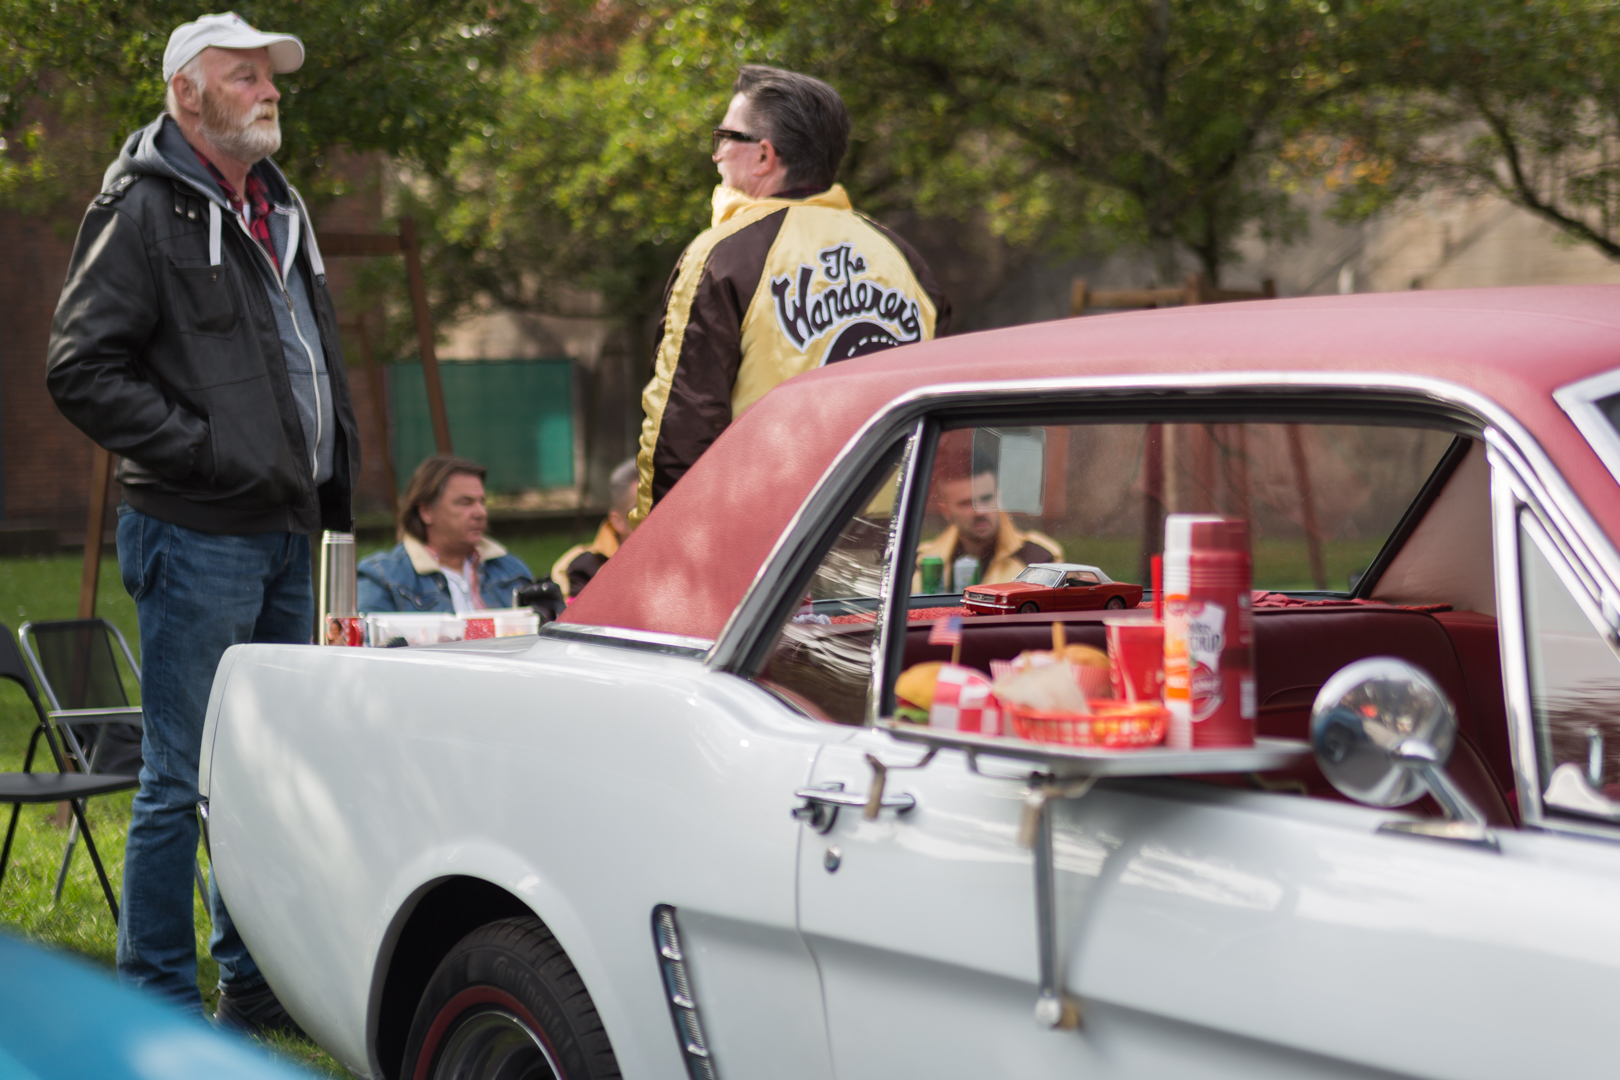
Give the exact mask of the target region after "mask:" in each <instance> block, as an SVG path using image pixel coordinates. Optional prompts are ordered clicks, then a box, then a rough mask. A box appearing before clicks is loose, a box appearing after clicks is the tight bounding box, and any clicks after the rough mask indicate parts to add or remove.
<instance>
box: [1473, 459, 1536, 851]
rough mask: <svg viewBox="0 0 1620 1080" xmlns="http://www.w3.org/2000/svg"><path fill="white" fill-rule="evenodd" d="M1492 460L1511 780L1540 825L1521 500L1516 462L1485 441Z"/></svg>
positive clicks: (1524, 817)
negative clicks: (1521, 570) (1521, 572)
mask: <svg viewBox="0 0 1620 1080" xmlns="http://www.w3.org/2000/svg"><path fill="white" fill-rule="evenodd" d="M1485 455H1486V460H1487V461H1488V462H1489V463H1490V466H1491V528H1492V530H1493V532H1494V534H1495V536H1494V539H1495V543H1494V544H1493V545H1492V546H1493V548H1494V552H1495V557H1496V640H1497V648H1498V649H1499V650H1500V653H1501V658H1502V690H1503V697H1504V699H1505V701H1504V704H1505V706H1506V709H1507V721H1508V734H1509V750H1510V752H1511V754H1512V762H1513V780H1514V784H1515V786H1516V787H1517V789H1518V792H1519V820H1520V823H1521V824H1523V825H1527V826H1540V825H1541V823H1542V815H1541V775H1540V768H1539V766H1538V765H1537V763H1536V755H1535V750H1534V747H1535V745H1536V730H1535V714H1534V713H1533V712H1532V710H1531V708H1530V658H1529V653H1528V651H1527V650H1526V648H1525V636H1524V607H1523V604H1524V592H1523V589H1522V587H1521V586H1520V582H1519V567H1520V562H1519V507H1520V506H1521V505H1523V502H1522V499H1521V492H1520V490H1519V486H1518V483H1517V481H1516V479H1515V477H1514V475H1513V473H1514V469H1513V467H1512V466H1511V465H1510V464H1509V463H1508V462H1507V461H1506V460H1505V459H1504V457H1503V455H1502V454H1501V453H1499V452H1498V451H1497V450H1496V449H1495V448H1493V447H1491V446H1490V445H1488V444H1487V446H1486V448H1485Z"/></svg>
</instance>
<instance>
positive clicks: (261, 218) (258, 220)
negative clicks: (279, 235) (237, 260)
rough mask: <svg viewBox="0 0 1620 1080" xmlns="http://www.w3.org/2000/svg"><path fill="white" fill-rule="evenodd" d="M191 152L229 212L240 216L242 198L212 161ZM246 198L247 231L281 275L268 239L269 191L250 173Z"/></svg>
mask: <svg viewBox="0 0 1620 1080" xmlns="http://www.w3.org/2000/svg"><path fill="white" fill-rule="evenodd" d="M191 152H192V153H193V154H196V155H197V160H198V161H200V162H202V163H203V166H204V167H205V168H206V169H207V170H208V172H209V174H210V175H211V176H213V178H214V180H215V182H216V183H218V184H219V186H220V188H221V189H222V190H223V191H224V192H225V198H226V199H228V200H230V204H231V212H232V213H235V214H237V215H240V214H241V213H242V197H241V196H240V195H238V194H237V193H236V189H235V188H233V187H231V184H230V181H229V180H226V179H225V175H224V174H223V173H221V172H220V171H219V170H218V169H216V168H214V163H213V162H212V161H209V160H208V159H207V158H205V157H203V156H202V154H200V153H198V152H197V148H196V147H195V146H194V147H192V148H191ZM247 197H248V203H249V204H251V206H252V209H253V212H252V213H251V214H249V215H248V231H249V232H251V233H252V234H253V238H254V239H255V240H257V241H258V242H259V244H260V245H261V246H262V247H263V248H264V250H265V252H266V253H267V254H268V255H269V256H270V262H271V263H272V264H273V265H274V266H275V268H276V273H278V274H279V273H281V260H280V259H278V258H276V245H275V243H274V242H273V241H272V240H271V239H270V209H271V208H270V189H269V188H267V187H265V184H264V181H263V180H261V179H259V177H257V176H255V175H254V174H253V173H251V172H249V173H248V178H247Z"/></svg>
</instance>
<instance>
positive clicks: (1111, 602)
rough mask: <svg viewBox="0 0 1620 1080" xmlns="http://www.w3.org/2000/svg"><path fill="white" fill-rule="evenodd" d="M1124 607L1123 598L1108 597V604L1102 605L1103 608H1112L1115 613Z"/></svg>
mask: <svg viewBox="0 0 1620 1080" xmlns="http://www.w3.org/2000/svg"><path fill="white" fill-rule="evenodd" d="M1124 606H1125V598H1124V597H1123V596H1110V597H1109V598H1108V603H1106V604H1104V605H1103V607H1105V608H1112V609H1113V610H1115V611H1118V610H1119V609H1120V608H1122V607H1124Z"/></svg>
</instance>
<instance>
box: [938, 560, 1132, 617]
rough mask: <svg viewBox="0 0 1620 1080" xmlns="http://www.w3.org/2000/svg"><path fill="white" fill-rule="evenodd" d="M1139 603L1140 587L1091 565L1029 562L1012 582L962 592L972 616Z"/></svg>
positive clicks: (976, 587)
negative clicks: (1112, 576)
mask: <svg viewBox="0 0 1620 1080" xmlns="http://www.w3.org/2000/svg"><path fill="white" fill-rule="evenodd" d="M1141 602H1142V586H1140V585H1127V584H1125V583H1124V582H1123V581H1113V580H1111V579H1110V578H1109V577H1108V575H1107V574H1105V573H1103V572H1102V571H1101V570H1099V569H1097V568H1096V567H1095V566H1082V565H1081V564H1079V563H1064V562H1043V563H1030V564H1029V565H1028V566H1026V567H1025V568H1024V572H1023V573H1021V574H1019V575H1018V577H1016V578H1015V579H1013V580H1012V581H1006V582H1002V583H1001V584H999V585H973V586H970V587H969V588H968V589H966V590H965V591H964V592H963V593H962V606H963V607H965V608H967V609H968V612H969V614H972V615H1009V614H1012V613H1013V612H1017V613H1018V614H1020V615H1033V614H1034V613H1035V612H1037V611H1095V610H1097V609H1098V608H1128V607H1135V606H1136V605H1137V604H1140V603H1141Z"/></svg>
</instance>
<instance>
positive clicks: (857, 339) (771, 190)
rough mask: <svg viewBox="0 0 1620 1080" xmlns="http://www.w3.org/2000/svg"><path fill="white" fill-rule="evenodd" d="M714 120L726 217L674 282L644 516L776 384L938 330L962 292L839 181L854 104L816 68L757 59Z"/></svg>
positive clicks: (693, 250)
mask: <svg viewBox="0 0 1620 1080" xmlns="http://www.w3.org/2000/svg"><path fill="white" fill-rule="evenodd" d="M732 89H733V91H734V94H735V96H734V97H733V98H732V99H731V107H730V108H729V109H728V110H727V112H726V116H725V119H724V120H722V121H721V126H720V127H717V128H715V129H714V142H713V157H714V162H715V165H716V166H717V167H718V168H719V171H720V179H721V184H720V186H719V187H717V188H716V189H715V192H714V223H713V225H712V226H711V227H710V228H709V229H707V230H705V231H704V232H703V233H701V234H699V236H698V237H697V239H695V240H693V241H692V243H691V244H690V245H689V246H688V247H687V249H686V251H685V252H684V253H683V254H682V255H681V259H680V262H679V263H678V264H677V265H676V267H675V273H674V275H673V276H672V277H671V278H670V283H669V288H668V290H667V293H666V299H665V307H664V318H663V323H662V325H661V327H660V333H659V342H658V351H657V355H656V360H655V362H654V368H653V377H652V381H651V382H649V383H648V384H647V389H646V390H645V391H644V392H643V393H642V396H641V402H642V406H643V407H644V409H645V410H646V419H645V421H644V422H643V423H642V427H641V452H640V454H639V456H638V457H637V464H638V468H639V473H640V486H639V488H638V490H637V496H636V506H635V510H634V511H633V512H632V516H631V521H632V522H635V523H639V522H640V521H641V519H642V518H644V517H646V516H647V513H648V511H650V510H651V509H652V507H653V504H654V503H656V502H658V500H660V499H662V498H663V497H664V496H665V495H666V494H668V492H669V489H670V488H671V487H673V486H674V484H675V482H676V481H677V480H679V479H680V478H681V477H682V476H684V475H685V474H686V470H687V469H689V468H691V466H692V464H693V462H695V461H697V459H698V457H699V456H700V455H701V454H702V453H703V452H704V451H705V450H707V449H708V448H709V446H710V444H712V443H713V442H714V440H715V439H717V438H718V437H719V436H720V433H721V432H722V431H724V430H725V429H726V426H727V425H729V424H730V423H731V421H732V420H733V419H734V418H735V417H736V416H738V415H740V414H741V413H742V411H743V410H744V409H746V408H748V406H750V405H752V404H753V403H754V402H755V401H758V400H759V399H760V398H761V397H763V396H764V395H765V394H766V392H767V391H769V390H770V389H771V388H772V387H774V386H776V384H778V383H780V382H782V381H784V380H786V379H790V378H792V377H793V376H794V375H798V374H800V373H801V372H805V371H809V370H811V369H813V368H817V367H820V366H821V365H823V364H830V363H834V362H836V361H839V360H848V359H850V358H852V357H856V356H864V355H865V354H867V353H871V352H876V351H878V350H879V349H887V348H890V347H892V346H895V345H903V344H907V343H909V342H913V341H926V340H928V339H929V338H932V337H934V336H935V334H937V333H940V332H943V331H944V329H945V328H946V324H947V323H948V322H949V321H950V305H949V303H948V302H947V301H946V300H945V297H944V294H943V293H941V292H940V290H939V286H938V285H936V284H935V283H934V276H933V274H932V273H930V272H929V270H928V266H927V264H926V263H924V262H923V260H922V257H921V256H919V255H918V254H917V253H916V251H914V250H913V249H912V247H911V245H909V244H907V243H906V242H905V241H904V240H902V239H901V238H900V237H899V236H897V235H895V234H894V233H892V232H890V231H889V230H888V229H886V228H884V227H883V226H882V225H879V224H878V223H876V222H875V221H872V220H871V219H870V218H867V217H864V216H862V215H861V214H858V213H856V212H855V211H854V210H853V209H852V208H851V207H850V204H849V196H848V195H846V194H845V192H844V189H843V187H842V186H841V185H839V184H835V183H833V178H834V176H835V175H836V174H837V172H838V166H839V163H840V162H841V161H842V160H843V157H844V151H845V149H846V148H847V147H848V145H849V112H848V110H846V109H845V108H844V102H843V99H841V98H840V97H839V96H838V92H837V91H836V90H834V89H833V88H832V87H830V86H828V85H827V84H826V83H824V82H821V81H820V80H818V79H812V78H810V77H809V76H807V75H799V74H797V73H794V72H791V71H781V70H779V69H777V68H769V67H761V66H755V65H749V66H747V67H744V68H743V69H742V71H741V73H740V74H739V75H738V76H737V81H736V83H735V84H734V86H733V87H732Z"/></svg>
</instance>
